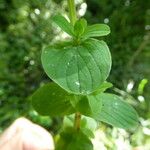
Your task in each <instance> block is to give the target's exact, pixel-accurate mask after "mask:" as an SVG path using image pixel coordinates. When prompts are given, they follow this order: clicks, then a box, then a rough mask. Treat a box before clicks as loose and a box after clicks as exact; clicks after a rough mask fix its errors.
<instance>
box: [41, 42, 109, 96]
mask: <svg viewBox="0 0 150 150" xmlns="http://www.w3.org/2000/svg"><path fill="white" fill-rule="evenodd" d="M41 60H42V65H43V68H44V70H45V72H46V73H47V75H48V76H49V77H50V78H51V79H52V80H53V81H55V82H56V83H57V84H59V85H60V86H61V87H62V88H64V89H65V90H67V91H68V92H71V93H74V94H83V95H86V94H90V93H92V92H94V91H96V90H97V89H98V88H99V87H100V86H101V84H102V83H103V82H104V81H105V80H106V78H107V77H108V75H109V72H110V69H111V55H110V52H109V49H108V47H107V45H106V43H105V42H103V41H98V40H96V39H89V40H86V41H84V42H83V43H82V44H81V45H78V46H72V45H70V46H67V47H64V48H54V47H50V46H49V47H46V48H45V49H44V50H43V51H42V56H41Z"/></svg>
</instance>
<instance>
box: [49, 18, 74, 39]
mask: <svg viewBox="0 0 150 150" xmlns="http://www.w3.org/2000/svg"><path fill="white" fill-rule="evenodd" d="M52 20H53V21H54V22H55V23H56V24H57V25H58V26H59V27H60V28H61V29H62V30H63V31H65V32H66V33H68V34H69V35H71V36H72V35H73V26H72V25H71V24H70V23H69V22H68V20H67V19H66V18H65V17H63V16H61V15H56V16H54V17H53V18H52Z"/></svg>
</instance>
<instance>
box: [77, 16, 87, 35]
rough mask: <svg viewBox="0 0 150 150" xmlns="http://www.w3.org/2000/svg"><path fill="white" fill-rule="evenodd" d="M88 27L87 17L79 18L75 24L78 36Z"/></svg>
mask: <svg viewBox="0 0 150 150" xmlns="http://www.w3.org/2000/svg"><path fill="white" fill-rule="evenodd" d="M86 27H87V21H86V20H85V19H83V18H82V19H79V20H78V21H77V22H76V23H75V26H74V33H75V35H76V36H77V37H79V36H80V35H82V34H83V33H84V31H85V29H86Z"/></svg>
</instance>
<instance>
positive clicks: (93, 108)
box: [75, 95, 102, 119]
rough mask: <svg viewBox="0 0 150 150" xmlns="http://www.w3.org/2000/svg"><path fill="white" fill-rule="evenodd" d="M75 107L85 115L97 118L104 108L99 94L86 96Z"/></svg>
mask: <svg viewBox="0 0 150 150" xmlns="http://www.w3.org/2000/svg"><path fill="white" fill-rule="evenodd" d="M75 109H76V111H79V112H80V113H82V114H83V115H86V116H90V117H93V118H95V119H97V118H99V114H100V112H101V109H102V101H101V100H99V96H98V95H89V96H84V97H82V98H81V99H80V100H79V102H78V103H77V104H76V107H75Z"/></svg>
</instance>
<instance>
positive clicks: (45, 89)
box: [31, 83, 74, 116]
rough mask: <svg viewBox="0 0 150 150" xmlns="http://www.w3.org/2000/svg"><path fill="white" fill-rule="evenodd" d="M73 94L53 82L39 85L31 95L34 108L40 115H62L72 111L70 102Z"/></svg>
mask: <svg viewBox="0 0 150 150" xmlns="http://www.w3.org/2000/svg"><path fill="white" fill-rule="evenodd" d="M72 98H73V96H72V95H69V94H68V93H67V92H66V91H65V90H63V89H62V88H60V87H59V86H58V85H57V84H55V83H48V84H45V85H44V86H42V87H40V88H39V89H38V90H37V91H36V92H35V93H34V94H33V95H32V97H31V99H32V105H33V107H34V109H35V110H36V111H37V112H38V113H40V114H41V115H48V116H64V115H68V114H71V113H73V112H74V109H73V107H72V105H71V103H70V99H72Z"/></svg>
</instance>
